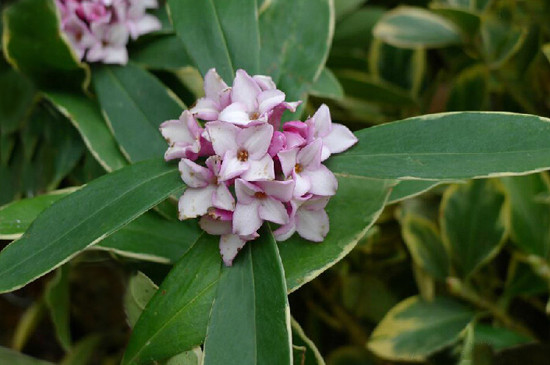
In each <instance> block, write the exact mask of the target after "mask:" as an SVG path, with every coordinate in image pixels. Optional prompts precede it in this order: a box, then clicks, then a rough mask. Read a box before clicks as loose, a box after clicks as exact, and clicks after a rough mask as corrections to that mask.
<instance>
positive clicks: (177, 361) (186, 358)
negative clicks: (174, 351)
mask: <svg viewBox="0 0 550 365" xmlns="http://www.w3.org/2000/svg"><path fill="white" fill-rule="evenodd" d="M202 358H203V354H202V350H201V347H200V346H197V347H195V348H194V349H193V350H190V351H185V352H183V353H181V354H179V355H176V356H174V357H172V358H170V359H168V361H166V363H164V365H200V364H202Z"/></svg>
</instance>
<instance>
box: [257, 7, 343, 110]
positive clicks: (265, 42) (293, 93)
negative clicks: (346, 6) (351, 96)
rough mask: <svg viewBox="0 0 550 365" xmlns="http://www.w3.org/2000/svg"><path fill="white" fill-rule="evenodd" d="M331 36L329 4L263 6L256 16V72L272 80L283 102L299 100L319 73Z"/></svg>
mask: <svg viewBox="0 0 550 365" xmlns="http://www.w3.org/2000/svg"><path fill="white" fill-rule="evenodd" d="M312 14H315V16H312ZM333 33H334V9H333V6H332V2H331V1H329V0H302V1H294V0H279V1H271V2H266V5H265V6H264V7H263V8H262V11H261V14H260V34H261V45H262V47H261V52H260V72H261V73H263V74H266V75H270V76H272V77H273V81H275V83H276V84H277V86H278V88H279V89H281V90H283V91H284V92H285V93H286V96H287V100H291V101H293V100H298V99H300V98H303V97H304V93H305V92H307V91H308V90H309V88H310V87H311V84H312V83H313V82H314V81H315V80H316V79H317V77H318V76H319V74H320V73H321V71H322V69H323V66H324V64H325V61H326V59H327V57H328V52H329V49H330V44H331V42H332V36H333Z"/></svg>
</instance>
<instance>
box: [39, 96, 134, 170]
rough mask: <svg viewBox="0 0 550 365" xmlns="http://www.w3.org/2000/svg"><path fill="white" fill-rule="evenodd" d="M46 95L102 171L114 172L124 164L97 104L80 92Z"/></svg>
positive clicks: (124, 159)
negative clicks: (69, 123) (71, 126)
mask: <svg viewBox="0 0 550 365" xmlns="http://www.w3.org/2000/svg"><path fill="white" fill-rule="evenodd" d="M46 97H47V98H48V99H50V101H51V102H52V103H53V104H54V105H55V106H56V107H57V109H59V111H60V112H61V113H63V115H65V117H67V118H68V119H69V120H70V121H71V123H72V124H73V125H74V127H75V128H76V129H77V130H78V132H79V133H80V135H81V136H82V139H83V140H84V143H85V144H86V147H88V150H89V151H90V152H91V153H92V155H93V156H94V157H95V159H96V160H97V162H99V163H100V164H101V166H103V168H104V169H105V170H107V171H114V170H117V169H119V168H121V167H123V166H126V164H127V161H126V158H125V157H124V156H123V155H122V153H121V152H120V149H119V148H118V144H117V142H116V141H115V139H114V137H113V135H112V133H111V131H109V128H108V127H107V124H105V120H104V119H103V117H102V116H101V112H100V110H99V107H98V105H97V103H95V102H94V101H92V100H90V99H88V98H87V97H85V96H84V95H81V94H76V93H68V92H57V91H49V92H47V93H46Z"/></svg>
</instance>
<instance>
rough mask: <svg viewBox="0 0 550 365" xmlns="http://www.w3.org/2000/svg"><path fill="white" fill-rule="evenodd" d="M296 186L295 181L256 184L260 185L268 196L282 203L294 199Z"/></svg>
mask: <svg viewBox="0 0 550 365" xmlns="http://www.w3.org/2000/svg"><path fill="white" fill-rule="evenodd" d="M294 184H295V183H294V180H285V181H277V180H273V181H258V182H256V185H258V186H259V187H260V188H261V189H262V190H263V191H264V192H265V193H266V194H267V195H269V196H271V197H273V198H275V199H277V200H279V201H282V202H288V201H290V199H292V193H293V192H294Z"/></svg>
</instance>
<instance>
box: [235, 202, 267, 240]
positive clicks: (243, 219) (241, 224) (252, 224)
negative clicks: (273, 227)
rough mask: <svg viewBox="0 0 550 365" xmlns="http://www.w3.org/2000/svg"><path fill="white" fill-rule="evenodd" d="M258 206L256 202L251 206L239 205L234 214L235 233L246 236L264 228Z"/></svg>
mask: <svg viewBox="0 0 550 365" xmlns="http://www.w3.org/2000/svg"><path fill="white" fill-rule="evenodd" d="M258 206H259V203H258V202H257V201H256V200H255V201H253V202H252V203H251V204H239V203H237V206H236V207H235V212H234V213H233V233H235V234H238V235H240V236H245V235H249V234H252V233H254V232H256V231H257V230H258V229H259V228H260V227H261V226H262V222H263V221H262V219H261V218H260V215H259V213H258Z"/></svg>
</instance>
